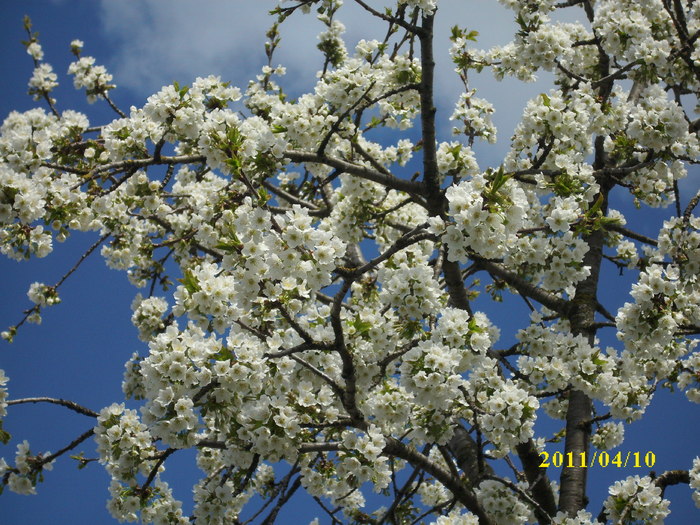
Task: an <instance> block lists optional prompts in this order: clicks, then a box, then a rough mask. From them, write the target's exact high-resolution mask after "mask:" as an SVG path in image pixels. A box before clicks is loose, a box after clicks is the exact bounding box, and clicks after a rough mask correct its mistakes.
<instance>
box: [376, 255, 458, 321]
mask: <svg viewBox="0 0 700 525" xmlns="http://www.w3.org/2000/svg"><path fill="white" fill-rule="evenodd" d="M378 277H379V279H380V280H381V281H382V283H383V285H382V291H381V292H380V298H381V300H382V301H383V302H384V303H385V304H386V305H387V306H391V307H392V308H396V311H397V313H398V315H399V316H400V317H405V318H412V319H421V318H422V317H424V316H427V315H435V314H437V313H438V312H439V311H440V309H441V307H443V306H444V303H445V295H444V292H443V291H442V290H441V289H440V286H439V285H438V283H437V282H436V281H435V279H433V269H432V268H431V267H430V266H428V264H427V263H426V264H416V263H413V264H411V265H409V264H408V263H407V262H401V263H400V264H398V266H395V265H392V264H386V265H385V266H383V267H382V268H381V269H380V271H379V272H378Z"/></svg>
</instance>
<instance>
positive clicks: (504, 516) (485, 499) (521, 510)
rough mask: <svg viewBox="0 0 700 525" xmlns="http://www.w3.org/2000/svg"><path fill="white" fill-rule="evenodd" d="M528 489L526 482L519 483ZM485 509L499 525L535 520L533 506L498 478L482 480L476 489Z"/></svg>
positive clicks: (518, 524)
mask: <svg viewBox="0 0 700 525" xmlns="http://www.w3.org/2000/svg"><path fill="white" fill-rule="evenodd" d="M517 485H518V486H519V488H521V489H527V484H526V483H522V482H520V483H518V484H517ZM475 492H476V496H477V498H479V502H480V503H481V505H482V506H483V507H484V510H485V511H486V512H487V514H488V515H489V516H491V518H492V519H493V521H494V523H498V524H499V525H522V524H523V523H526V522H529V521H532V520H534V515H533V513H532V510H531V508H530V507H529V506H528V505H527V504H526V503H525V502H524V501H522V500H521V499H520V498H519V497H518V496H517V494H515V493H514V492H513V491H512V490H511V489H509V488H508V487H506V486H505V485H503V484H502V483H499V482H498V481H496V480H491V479H487V480H484V481H482V482H481V483H480V484H479V486H478V487H477V489H476V490H475Z"/></svg>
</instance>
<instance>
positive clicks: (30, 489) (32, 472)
mask: <svg viewBox="0 0 700 525" xmlns="http://www.w3.org/2000/svg"><path fill="white" fill-rule="evenodd" d="M45 455H50V452H46V453H45ZM41 458H42V456H41V455H40V456H33V455H32V453H31V450H30V449H29V442H28V441H27V440H26V439H25V440H24V441H23V442H22V443H19V444H18V445H17V453H16V454H15V465H14V467H11V466H9V465H8V464H7V463H6V462H5V460H4V459H3V458H0V476H3V477H4V476H7V486H8V488H9V489H10V490H11V491H12V492H14V493H16V494H25V495H27V494H36V484H37V483H38V482H39V481H41V478H40V473H41V471H42V470H51V469H52V468H53V463H54V462H53V461H50V462H48V463H43V464H41V466H40V467H37V465H36V463H37V462H38V461H41Z"/></svg>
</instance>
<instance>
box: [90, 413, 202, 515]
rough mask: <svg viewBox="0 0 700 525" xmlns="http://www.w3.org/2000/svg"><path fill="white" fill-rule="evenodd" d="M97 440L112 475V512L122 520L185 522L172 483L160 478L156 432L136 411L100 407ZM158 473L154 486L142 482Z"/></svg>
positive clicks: (101, 460) (110, 502)
mask: <svg viewBox="0 0 700 525" xmlns="http://www.w3.org/2000/svg"><path fill="white" fill-rule="evenodd" d="M95 441H96V442H97V449H98V452H99V454H100V462H101V463H103V464H105V466H106V468H107V471H108V472H109V473H110V475H111V476H112V482H111V484H110V487H109V491H110V494H111V496H112V498H111V499H110V500H109V502H108V503H107V508H108V509H109V511H110V514H111V515H112V516H113V517H114V518H115V519H118V520H119V521H122V522H123V521H129V522H133V521H137V520H138V519H139V513H140V518H141V519H142V520H143V522H145V523H149V522H154V523H167V524H177V525H185V524H187V523H189V520H188V519H187V518H185V517H184V516H183V515H182V509H181V504H180V502H178V501H176V500H175V499H174V498H173V495H172V491H171V490H170V488H169V487H168V484H167V483H165V482H163V481H161V480H160V479H159V476H158V474H159V473H160V472H162V471H163V470H164V467H163V466H160V467H157V458H156V454H157V450H156V447H155V446H154V445H153V436H152V435H151V433H150V432H149V431H148V429H147V427H146V426H145V425H144V424H143V423H141V421H139V418H138V415H137V414H136V411H134V410H129V409H125V408H124V405H123V404H116V403H115V404H113V405H111V406H109V407H106V408H104V409H102V410H101V411H100V414H99V416H98V418H97V426H96V427H95ZM155 468H157V473H156V477H155V478H154V479H153V483H152V485H151V486H148V487H146V486H143V487H142V486H140V485H139V481H140V480H143V482H145V480H146V479H147V478H148V476H149V475H150V474H151V471H152V470H153V469H155Z"/></svg>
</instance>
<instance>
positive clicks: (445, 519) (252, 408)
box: [0, 0, 700, 525]
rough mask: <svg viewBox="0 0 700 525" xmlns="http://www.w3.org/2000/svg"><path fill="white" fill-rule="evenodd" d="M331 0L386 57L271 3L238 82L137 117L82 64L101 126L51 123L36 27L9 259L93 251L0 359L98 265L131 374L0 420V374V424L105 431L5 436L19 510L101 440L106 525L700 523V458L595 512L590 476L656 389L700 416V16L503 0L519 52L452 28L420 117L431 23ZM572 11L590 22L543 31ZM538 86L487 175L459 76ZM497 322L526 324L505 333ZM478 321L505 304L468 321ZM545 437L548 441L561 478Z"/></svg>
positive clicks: (330, 20)
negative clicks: (301, 50) (124, 327)
mask: <svg viewBox="0 0 700 525" xmlns="http://www.w3.org/2000/svg"><path fill="white" fill-rule="evenodd" d="M443 1H444V0H443ZM349 3H352V4H354V5H356V6H359V7H361V8H362V9H363V10H364V12H365V14H366V16H367V17H368V18H375V19H379V20H380V21H381V22H382V23H383V24H385V31H384V32H383V33H382V34H380V35H378V39H376V40H362V41H360V42H359V43H357V45H356V46H355V47H354V48H352V49H348V47H347V46H346V42H345V41H344V40H343V36H342V35H343V32H344V25H343V23H342V22H341V20H342V15H343V7H342V4H343V2H342V0H292V1H286V2H281V3H279V4H278V6H277V7H276V8H275V9H274V10H273V11H272V13H271V15H272V26H271V28H270V29H269V31H268V33H267V39H268V40H267V43H266V44H265V52H266V55H267V57H268V61H269V62H268V65H267V66H265V67H263V68H262V71H261V72H260V74H259V75H258V76H257V77H256V78H255V79H253V80H252V81H250V82H249V83H248V84H243V85H241V86H240V87H237V86H235V85H234V84H232V83H230V82H227V81H222V80H221V79H220V78H217V77H213V76H212V77H207V78H198V79H197V80H196V81H195V82H194V83H193V84H192V85H179V84H177V83H175V84H173V85H169V86H165V87H163V88H162V89H161V90H160V91H159V92H158V93H156V94H154V95H152V96H151V97H149V98H148V100H147V101H146V102H145V104H144V105H143V106H142V107H138V108H137V107H132V108H131V109H130V111H128V112H126V111H124V110H122V109H120V108H119V107H118V105H117V104H116V103H115V102H114V101H113V99H112V98H111V92H112V90H113V89H114V88H115V84H114V83H113V79H112V76H111V75H110V74H109V73H108V71H107V70H106V69H105V68H104V67H103V66H101V65H99V64H98V63H97V61H96V60H95V59H94V58H93V57H91V56H87V55H84V54H83V50H82V48H83V43H82V42H80V41H79V40H75V41H74V42H73V43H72V45H71V50H70V51H71V52H72V53H73V55H74V56H75V60H74V62H73V63H72V64H71V66H70V68H69V69H68V74H69V75H71V76H72V78H73V83H74V85H75V87H76V88H77V89H79V90H84V91H85V93H86V95H87V99H88V101H89V102H98V103H106V104H108V105H109V106H110V107H111V108H112V109H113V110H114V112H115V114H116V118H115V120H112V121H111V122H102V123H91V122H90V121H89V120H88V116H87V115H86V114H84V113H80V112H77V111H73V110H63V109H61V106H60V103H59V101H56V100H55V99H54V97H53V95H52V92H53V90H54V89H55V87H56V86H57V85H58V75H57V74H56V73H54V72H53V69H52V67H51V66H50V65H49V64H48V63H47V62H45V61H44V54H43V51H42V47H41V44H40V43H39V40H38V37H37V35H36V34H35V33H33V32H32V27H31V23H30V22H29V20H26V22H25V26H26V29H27V33H28V37H27V41H26V42H25V46H26V51H27V52H28V53H29V55H30V56H31V58H32V59H33V61H34V64H35V70H34V74H33V76H32V77H31V79H30V81H29V93H30V94H31V95H32V96H33V97H34V98H35V99H36V100H37V101H39V102H40V103H41V105H42V107H38V108H36V109H33V110H30V111H27V112H24V113H19V112H12V113H11V114H10V115H9V116H7V118H6V119H5V121H4V123H3V125H2V128H1V129H0V226H1V227H2V229H0V251H2V253H3V254H4V255H6V256H7V257H10V258H13V259H17V260H23V259H29V258H32V257H46V256H49V255H50V254H51V252H52V248H53V243H54V242H62V241H66V240H69V238H70V236H71V232H76V231H79V232H94V233H95V243H94V245H93V246H92V247H91V248H90V249H89V250H88V251H87V252H86V253H85V254H84V255H83V257H81V259H80V261H79V262H78V264H77V265H76V266H75V267H72V268H70V270H68V271H67V272H66V274H65V275H64V277H63V278H61V279H60V280H59V281H58V282H56V283H50V284H46V283H40V282H35V283H34V284H32V285H31V287H30V288H29V291H28V297H29V299H30V300H31V302H32V306H30V307H29V308H28V309H27V310H26V312H25V315H24V317H23V318H22V319H21V321H20V322H18V323H16V324H15V325H13V326H10V327H9V328H7V329H6V330H5V331H4V332H2V337H3V339H5V340H6V341H8V342H12V341H13V339H15V338H20V337H22V331H23V330H25V329H27V328H26V326H24V325H25V324H26V323H31V322H39V321H40V320H41V316H42V315H47V316H48V315H51V312H50V311H49V312H47V311H46V310H47V309H48V308H49V307H50V306H53V305H56V304H58V303H60V292H61V285H62V284H63V283H64V281H65V280H66V279H68V278H71V279H76V278H77V279H79V266H80V262H82V261H83V260H85V259H86V258H87V257H89V256H91V255H93V254H96V253H97V252H99V253H101V255H102V256H103V257H104V258H105V260H106V262H107V265H108V266H109V267H110V268H113V269H118V270H123V271H125V272H127V274H128V277H129V280H130V282H131V283H132V284H133V285H134V286H135V287H136V288H138V289H139V291H138V293H137V294H136V297H135V299H134V302H133V313H132V316H131V320H132V322H133V324H134V325H135V327H136V329H137V330H138V335H139V338H140V339H141V340H142V341H143V342H144V346H143V348H144V351H143V352H142V353H137V354H134V355H133V356H132V357H131V359H130V360H129V361H128V362H127V363H126V365H125V373H124V382H123V392H124V396H125V398H126V400H129V401H128V403H127V404H125V403H124V402H121V403H120V402H115V403H114V404H112V405H111V406H108V407H105V408H102V409H101V410H100V411H99V412H96V411H94V410H93V408H97V407H93V408H88V407H84V406H81V405H79V404H77V403H75V402H73V401H70V400H62V399H52V398H12V395H11V394H12V388H11V386H12V384H11V382H9V383H8V378H7V377H5V375H4V374H3V373H0V386H1V387H2V389H0V416H4V415H6V413H7V411H8V410H13V411H14V410H18V411H19V410H22V409H23V406H22V405H24V404H26V403H36V402H46V403H53V404H58V405H62V408H61V407H56V409H57V410H72V411H75V412H78V413H80V414H83V415H84V416H86V417H88V418H91V419H92V420H93V421H94V428H93V429H92V430H90V431H88V432H86V433H84V434H82V435H79V436H76V438H75V440H74V441H72V442H71V443H69V444H67V445H66V444H61V443H58V444H57V450H58V451H57V452H53V453H51V452H48V451H37V450H34V449H32V447H31V444H30V443H29V442H28V441H26V440H23V441H21V442H18V444H17V452H16V455H15V456H14V457H8V458H6V459H2V460H0V480H1V485H2V487H3V488H7V489H9V490H11V491H14V492H17V493H20V494H31V493H35V492H37V491H40V489H41V487H40V485H38V482H39V481H40V480H41V478H42V476H43V475H44V471H46V470H48V469H49V468H50V467H51V466H52V464H53V463H54V461H56V460H58V459H59V458H61V457H62V456H68V455H70V454H71V451H74V450H75V449H76V448H77V447H79V446H81V445H84V444H85V443H86V442H88V440H93V439H94V441H95V442H96V453H95V454H96V456H95V458H80V457H79V458H78V460H79V461H82V462H84V463H87V462H90V461H91V460H92V459H99V462H100V463H101V464H102V465H103V466H104V468H105V469H106V470H107V471H108V473H109V475H110V476H111V478H112V482H111V485H110V487H109V491H110V494H111V499H110V500H109V502H108V508H109V511H110V512H111V514H112V515H113V516H114V518H115V519H117V520H119V521H136V520H139V519H140V520H142V521H143V522H148V523H150V522H154V523H181V524H185V523H190V521H192V520H194V522H195V523H199V524H204V523H207V524H208V523H244V522H264V523H272V522H273V521H274V520H275V519H279V520H280V521H282V522H285V523H291V522H292V521H290V519H292V520H293V518H290V517H285V516H286V515H285V510H286V507H285V504H286V503H288V501H289V500H290V498H291V497H292V496H293V495H294V494H295V493H297V492H300V493H301V492H306V493H307V494H308V497H309V501H315V504H317V505H318V515H319V520H320V522H324V523H325V522H328V523H350V522H351V523H376V524H379V523H420V522H424V523H430V522H431V523H436V524H441V525H444V524H476V523H480V524H511V523H512V524H521V523H526V522H537V523H544V524H569V525H574V524H581V525H583V524H592V523H605V522H607V521H611V522H614V523H632V522H634V523H661V522H662V521H663V519H664V518H665V516H666V515H667V514H668V513H669V512H670V504H671V502H669V501H668V500H667V499H665V489H666V488H667V487H668V486H670V485H675V484H679V483H683V484H689V485H690V487H691V488H692V489H693V490H694V492H693V498H694V500H695V502H696V504H697V505H698V506H700V459H696V460H695V461H694V462H693V464H691V465H687V466H686V469H685V470H674V471H667V472H662V473H658V474H656V475H651V474H649V473H648V470H647V471H646V472H647V475H645V476H640V475H635V476H629V477H627V478H625V479H621V480H620V481H617V482H615V483H614V484H613V485H612V486H611V487H610V488H609V497H608V498H607V499H606V500H605V501H592V502H590V503H589V502H588V497H587V470H588V469H587V468H586V467H588V466H590V465H591V464H592V463H591V458H595V457H596V455H597V457H598V460H600V459H601V458H603V457H607V458H614V455H615V452H614V449H615V447H619V446H620V445H621V444H622V443H623V439H624V434H625V426H626V425H627V424H629V423H631V422H633V421H635V420H638V419H640V418H642V417H643V416H644V414H645V410H646V409H647V407H648V405H649V404H650V402H651V401H652V398H653V395H654V393H655V391H657V390H658V389H659V388H662V387H666V388H669V389H672V390H673V389H675V390H676V391H677V393H676V395H677V396H686V397H687V399H688V400H689V401H690V402H695V403H697V402H700V354H698V353H697V352H696V351H695V346H696V344H697V338H696V336H697V335H698V333H700V309H699V308H698V304H700V279H699V276H700V231H699V230H700V217H698V216H697V215H696V214H695V208H696V205H697V204H698V201H700V193H697V194H693V193H692V192H693V190H694V188H697V184H694V185H693V184H682V183H679V181H681V180H682V179H684V178H685V177H686V176H687V173H688V169H689V167H690V166H692V165H693V164H695V163H697V162H698V160H697V159H698V156H699V154H700V144H699V143H698V136H697V132H698V130H700V120H698V119H696V118H694V117H693V112H694V111H695V110H696V109H697V104H698V99H697V97H698V93H700V46H696V41H697V40H698V37H699V36H700V7H699V6H698V5H697V4H696V3H695V2H693V1H692V0H687V1H686V0H635V1H632V0H568V1H567V0H561V1H555V0H540V1H531V0H501V3H502V4H504V5H505V6H506V7H508V8H509V9H511V10H512V11H513V16H514V18H515V20H516V22H517V24H518V27H519V30H518V32H517V34H516V35H514V37H513V40H512V42H511V43H509V44H508V45H505V46H499V47H495V48H493V49H489V50H481V49H479V48H478V41H477V37H478V33H477V31H475V30H474V29H473V28H470V27H459V26H455V27H454V28H453V29H452V32H451V35H450V41H451V43H452V45H451V48H450V51H449V56H450V58H451V60H452V62H453V65H454V69H455V75H456V78H458V79H459V80H460V81H461V83H462V84H463V91H462V93H461V95H460V97H459V99H458V100H457V102H456V104H455V105H454V108H453V109H452V113H451V114H440V115H438V114H437V113H436V100H435V98H436V93H435V87H436V78H435V60H436V57H435V56H434V49H433V45H434V38H435V35H434V30H433V24H434V20H435V19H436V18H438V17H440V2H437V0H398V2H395V3H394V4H393V5H390V6H389V7H387V8H384V7H382V8H381V9H380V8H377V7H376V5H375V7H373V5H372V4H376V3H371V2H365V1H363V0H351V1H350V2H349ZM570 11H577V12H579V13H581V14H582V15H583V19H584V20H585V22H584V23H565V22H561V21H558V20H560V19H561V18H560V13H562V12H570ZM303 16H307V17H308V16H316V17H317V18H318V19H319V20H320V21H321V22H322V23H323V25H324V31H323V32H322V33H321V34H320V35H319V36H318V38H319V40H318V49H319V51H320V55H319V57H320V58H319V64H320V67H319V69H320V71H319V74H318V79H317V82H316V85H315V87H314V88H313V90H312V91H310V92H309V93H306V94H304V95H302V96H299V97H298V98H296V99H291V98H290V97H289V96H288V95H287V94H286V93H285V91H284V87H283V85H284V74H285V69H284V67H282V66H279V65H277V63H276V62H275V59H274V56H275V55H274V53H275V51H276V49H277V48H278V46H279V45H280V41H281V37H280V27H281V26H282V25H283V24H284V23H285V21H286V20H288V19H289V18H290V17H303ZM539 71H547V72H551V73H552V74H553V77H554V79H555V83H554V86H553V87H552V89H551V90H550V91H548V92H547V93H541V94H539V95H538V96H536V97H534V98H533V99H531V100H530V101H528V102H527V104H526V106H525V108H524V111H523V114H522V118H521V120H520V123H519V124H518V126H517V128H516V130H515V133H514V135H513V137H512V138H510V139H506V142H507V143H508V148H507V153H506V154H505V156H504V158H502V159H501V161H500V162H499V164H497V165H495V166H490V167H486V166H480V165H479V162H478V159H477V158H476V155H475V152H474V148H475V143H476V142H477V141H486V142H489V143H493V142H495V141H496V128H495V126H494V124H493V123H492V120H491V115H492V113H493V112H494V108H493V106H492V105H491V104H490V103H489V102H488V101H487V100H485V99H484V98H482V97H479V96H477V93H476V90H475V89H473V88H472V87H471V85H470V76H473V75H474V74H477V73H480V74H491V73H492V74H493V75H495V77H496V78H497V79H503V78H504V77H514V78H517V79H519V80H520V81H523V82H529V81H532V80H534V78H535V76H536V74H537V73H538V72H539ZM437 117H440V118H442V119H443V120H444V121H447V119H449V121H448V122H447V124H445V123H444V122H443V123H440V121H439V119H438V118H437ZM445 125H449V126H451V127H452V129H453V137H451V138H452V140H446V141H441V140H439V135H440V132H439V129H441V128H440V126H445ZM681 190H687V191H690V193H689V194H688V195H684V194H683V192H682V191H681ZM612 192H616V194H617V195H623V196H626V198H627V200H628V201H629V202H630V203H632V204H634V205H635V206H637V207H638V208H649V207H653V208H663V209H665V210H666V211H667V215H666V220H665V221H664V222H663V225H662V226H661V228H660V229H659V231H658V235H656V236H655V237H649V236H647V235H643V234H642V233H640V232H639V231H635V228H634V225H629V226H628V225H627V223H626V219H625V215H624V213H623V212H622V211H620V210H615V209H612V208H611V207H610V205H609V202H610V199H609V197H610V195H611V194H612ZM604 263H605V265H604ZM622 269H626V270H627V273H628V274H632V275H634V276H635V282H634V283H633V284H632V286H631V289H630V290H626V291H625V292H624V293H629V298H628V301H627V302H626V303H625V304H624V306H622V307H621V308H618V309H616V310H615V309H611V308H609V307H608V306H606V304H604V302H603V299H602V297H601V293H600V292H601V283H603V282H604V279H605V278H606V276H605V275H604V273H606V272H607V273H612V274H615V273H617V272H618V270H622ZM514 300H518V301H522V302H524V303H525V304H526V305H527V308H528V311H529V312H530V313H529V316H527V315H526V316H524V317H523V318H522V319H512V316H513V314H512V311H511V309H509V308H508V307H506V306H505V305H507V304H508V301H514ZM485 301H492V302H494V303H499V302H501V301H502V302H503V303H502V305H504V306H503V307H502V308H500V309H499V308H498V305H496V307H494V308H491V309H490V311H491V312H495V313H491V314H489V315H486V314H485V313H483V312H481V311H477V309H476V307H475V305H476V304H484V302H485ZM499 317H500V318H499ZM504 329H508V330H512V331H513V333H512V334H510V335H509V336H507V337H506V335H505V334H502V333H501V331H502V330H504ZM611 335H612V336H613V337H610V336H611ZM615 335H616V336H617V339H616V340H615V339H614V336H615ZM603 337H607V340H609V341H612V342H611V343H610V344H609V345H603V344H602V343H601V340H602V339H601V338H603ZM508 338H511V339H512V340H515V341H516V343H515V344H513V345H511V346H509V347H507V348H505V347H503V346H500V345H499V341H503V340H507V339H508ZM8 387H9V390H8ZM127 406H128V407H139V409H138V410H137V409H135V408H127ZM538 418H553V419H554V420H559V421H560V426H561V429H562V431H561V432H559V433H558V434H557V436H556V437H558V438H561V439H563V440H564V443H565V444H564V453H563V454H562V456H561V457H562V458H564V459H563V461H560V462H559V463H558V464H557V463H556V462H554V461H552V458H550V460H549V461H548V460H547V458H548V457H549V454H548V448H547V447H548V446H549V443H550V442H551V441H552V440H553V439H554V437H555V436H551V435H537V434H536V433H535V430H534V427H535V422H536V420H537V419H538ZM0 432H1V435H0V437H1V438H2V440H3V441H5V442H8V441H10V439H13V440H14V439H18V440H22V439H23V437H22V436H11V435H10V434H11V433H12V429H11V428H2V427H0ZM183 449H194V450H196V451H197V465H198V467H199V469H201V473H202V474H201V479H199V480H193V481H194V483H195V484H194V488H193V498H194V502H193V505H194V507H193V508H194V510H193V513H192V516H187V515H186V514H185V513H183V510H182V504H181V502H179V501H177V500H176V499H175V498H174V496H173V494H172V490H171V489H170V487H169V486H168V483H167V480H168V470H167V466H168V459H169V458H170V457H172V456H174V455H177V454H178V452H179V451H181V450H183ZM609 450H611V452H608V451H609ZM67 461H68V460H67ZM47 475H50V473H49V474H47ZM372 492H374V493H376V494H375V495H373V494H372ZM39 497H40V496H39Z"/></svg>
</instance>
